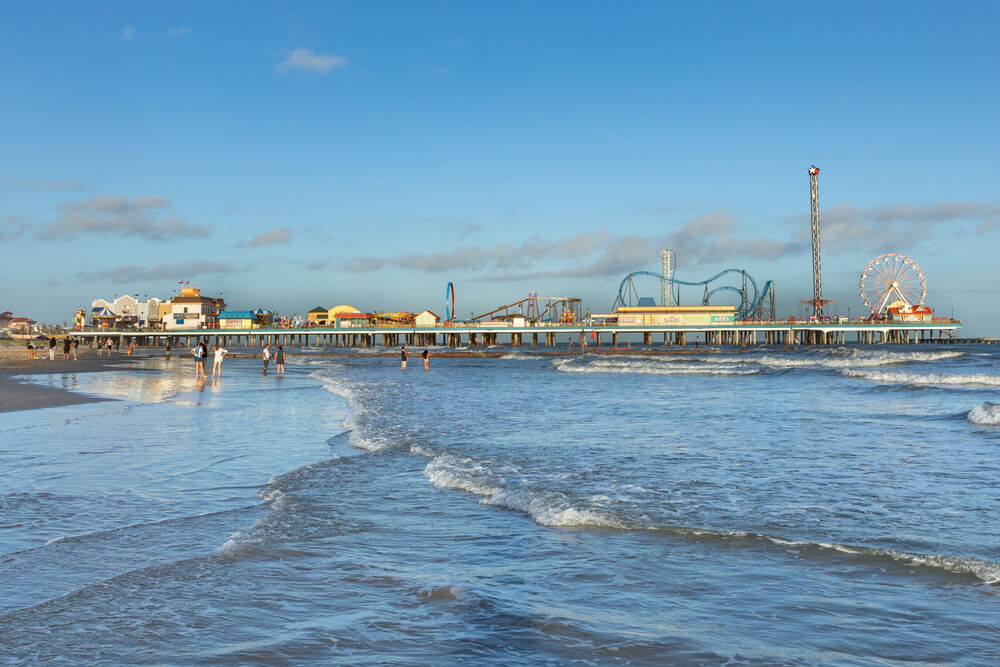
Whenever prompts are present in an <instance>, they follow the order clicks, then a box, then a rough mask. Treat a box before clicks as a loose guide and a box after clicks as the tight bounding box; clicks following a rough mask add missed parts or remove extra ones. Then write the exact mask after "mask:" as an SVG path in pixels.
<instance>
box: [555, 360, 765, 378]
mask: <svg viewBox="0 0 1000 667" xmlns="http://www.w3.org/2000/svg"><path fill="white" fill-rule="evenodd" d="M555 367H556V370H557V371H561V372H563V373H639V374H643V375H754V374H756V373H760V369H757V368H742V367H739V366H734V365H723V364H686V363H680V362H675V361H672V362H663V361H647V360H639V359H637V360H634V361H633V360H620V359H595V360H593V361H588V362H583V363H581V362H579V361H576V360H573V359H560V360H558V361H556V362H555Z"/></svg>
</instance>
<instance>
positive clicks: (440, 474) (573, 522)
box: [415, 451, 628, 528]
mask: <svg viewBox="0 0 1000 667" xmlns="http://www.w3.org/2000/svg"><path fill="white" fill-rule="evenodd" d="M415 453H419V454H420V455H422V456H427V455H429V454H430V452H427V451H420V452H415ZM505 472H506V473H507V475H510V474H511V473H512V472H515V471H514V470H512V469H510V468H509V467H508V468H507V469H506V470H505ZM424 476H425V477H427V479H428V480H430V483H431V484H433V485H434V486H436V487H437V488H439V489H457V490H460V491H467V492H469V493H473V494H476V495H478V496H482V500H480V501H479V502H480V503H482V504H483V505H494V506H496V507H504V508H507V509H511V510H516V511H519V512H523V513H524V514H527V515H528V516H530V517H531V518H532V519H533V520H534V521H535V523H537V524H539V525H542V526H549V527H564V528H565V527H573V526H593V527H601V528H627V527H628V525H627V524H626V523H625V522H623V521H620V520H618V519H616V518H614V517H611V516H608V515H605V514H602V513H600V512H594V511H592V510H588V509H579V508H576V507H573V505H572V504H571V503H570V502H569V499H568V498H567V497H566V496H565V495H564V494H562V493H559V492H557V491H544V490H537V489H534V490H533V489H530V488H528V487H527V486H524V485H521V484H514V488H511V485H512V482H511V481H508V480H507V479H506V476H505V475H504V474H502V473H498V472H496V471H494V470H492V469H491V468H490V467H489V465H488V464H487V463H485V462H483V461H479V460H477V459H475V458H471V457H462V456H454V455H451V454H442V455H440V456H435V457H434V458H432V459H431V460H430V461H429V462H428V463H427V466H426V467H425V468H424Z"/></svg>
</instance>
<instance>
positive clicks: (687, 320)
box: [617, 306, 736, 327]
mask: <svg viewBox="0 0 1000 667" xmlns="http://www.w3.org/2000/svg"><path fill="white" fill-rule="evenodd" d="M617 313H618V324H620V325H624V326H647V327H648V326H692V325H703V324H704V325H709V326H719V325H730V324H734V323H735V320H736V308H735V307H734V306H649V307H641V306H619V308H618V311H617Z"/></svg>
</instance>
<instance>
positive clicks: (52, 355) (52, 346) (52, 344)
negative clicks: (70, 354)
mask: <svg viewBox="0 0 1000 667" xmlns="http://www.w3.org/2000/svg"><path fill="white" fill-rule="evenodd" d="M55 360H56V337H55V336H52V337H51V338H49V361H55Z"/></svg>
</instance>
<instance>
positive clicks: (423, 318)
mask: <svg viewBox="0 0 1000 667" xmlns="http://www.w3.org/2000/svg"><path fill="white" fill-rule="evenodd" d="M440 321H441V318H440V317H438V316H437V315H435V314H434V313H432V312H431V311H429V310H422V311H420V312H419V313H417V314H416V316H415V317H414V318H413V324H414V325H416V326H418V327H433V326H437V323H438V322H440Z"/></svg>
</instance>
